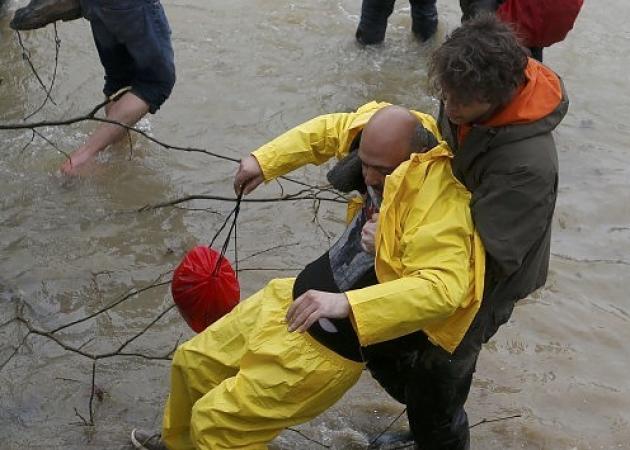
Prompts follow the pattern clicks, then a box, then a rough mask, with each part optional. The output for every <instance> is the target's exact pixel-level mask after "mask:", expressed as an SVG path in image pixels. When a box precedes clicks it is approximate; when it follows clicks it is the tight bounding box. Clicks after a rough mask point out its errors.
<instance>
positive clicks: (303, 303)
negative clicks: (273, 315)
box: [286, 291, 320, 332]
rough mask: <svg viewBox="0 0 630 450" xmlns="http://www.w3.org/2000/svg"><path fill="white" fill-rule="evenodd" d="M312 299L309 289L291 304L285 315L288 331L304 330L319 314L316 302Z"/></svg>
mask: <svg viewBox="0 0 630 450" xmlns="http://www.w3.org/2000/svg"><path fill="white" fill-rule="evenodd" d="M312 300H313V299H312V298H311V294H310V291H307V292H305V293H304V294H302V295H301V296H300V297H298V298H297V299H296V300H295V301H294V302H293V304H291V306H290V307H289V310H288V311H287V315H286V319H287V324H288V329H289V332H293V331H295V330H298V329H299V331H300V332H302V331H305V330H307V329H308V327H310V326H311V325H312V324H313V322H315V320H317V318H318V317H317V316H318V315H319V314H320V313H319V312H318V304H317V302H314V301H312ZM313 316H314V317H313Z"/></svg>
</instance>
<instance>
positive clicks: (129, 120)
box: [61, 92, 149, 175]
mask: <svg viewBox="0 0 630 450" xmlns="http://www.w3.org/2000/svg"><path fill="white" fill-rule="evenodd" d="M147 112H149V105H148V104H147V103H146V102H145V101H144V100H142V99H141V98H140V97H138V96H136V95H134V94H133V93H131V92H127V93H126V94H125V95H123V96H122V97H121V98H120V99H119V100H118V101H117V102H116V103H114V104H111V105H110V106H109V108H106V114H107V118H108V119H110V120H114V121H116V122H120V123H124V124H125V125H129V126H133V125H135V123H136V122H138V120H140V119H141V118H142V117H143V116H144V115H145V114H146V113H147ZM124 134H125V128H123V127H121V126H119V125H114V124H110V123H102V124H100V125H99V126H98V128H97V129H96V130H95V131H94V132H93V133H92V134H91V135H90V136H89V137H88V139H87V141H85V144H83V145H82V146H81V147H79V148H78V149H77V150H76V151H74V153H72V154H71V155H70V159H69V160H67V161H66V162H64V163H63V164H62V165H61V171H62V172H63V173H65V174H68V175H72V174H74V173H76V170H77V168H79V167H80V166H82V165H83V164H85V163H86V162H88V161H90V160H91V159H92V158H94V157H95V156H96V155H97V154H98V153H99V152H100V151H102V150H104V149H105V148H107V146H109V145H110V144H113V143H114V142H116V141H117V140H119V139H120V138H122V137H123V136H124Z"/></svg>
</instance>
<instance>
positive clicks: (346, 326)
mask: <svg viewBox="0 0 630 450" xmlns="http://www.w3.org/2000/svg"><path fill="white" fill-rule="evenodd" d="M372 260H373V258H372ZM376 283H378V280H377V279H376V273H375V272H374V264H372V265H371V267H370V268H369V270H368V271H367V272H366V273H364V274H363V276H362V277H361V278H360V279H358V280H357V282H356V283H355V285H354V288H362V287H366V286H371V285H373V284H376ZM309 289H315V290H318V291H324V292H343V291H341V290H340V289H339V286H337V284H336V283H335V279H334V277H333V274H332V271H331V269H330V260H329V257H328V252H326V253H324V254H323V255H322V256H320V257H319V258H317V259H316V260H315V261H313V262H311V263H310V264H307V265H306V267H304V269H303V270H302V271H301V272H300V273H299V274H298V276H297V278H296V279H295V284H294V285H293V300H295V299H296V298H298V297H299V296H300V295H302V294H304V293H305V292H306V291H308V290H309ZM325 320H326V321H329V322H330V324H332V326H333V327H334V330H331V329H330V328H329V327H324V326H322V325H321V320H320V321H317V322H315V323H314V324H313V325H311V327H310V328H309V329H308V333H309V334H310V335H311V336H313V337H314V338H315V339H316V340H317V341H318V342H320V343H321V344H323V345H325V346H326V347H327V348H329V349H331V350H332V351H334V352H335V353H337V354H339V355H341V356H343V357H344V358H348V359H351V360H352V361H357V362H362V361H363V356H362V355H361V346H360V345H359V339H358V338H357V334H356V332H355V331H354V328H353V327H352V323H351V322H350V319H348V318H345V319H325Z"/></svg>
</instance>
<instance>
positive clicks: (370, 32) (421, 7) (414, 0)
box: [356, 0, 438, 45]
mask: <svg viewBox="0 0 630 450" xmlns="http://www.w3.org/2000/svg"><path fill="white" fill-rule="evenodd" d="M394 3H395V0H363V2H362V4H361V20H360V21H359V26H358V27H357V31H356V38H357V40H358V41H359V42H360V43H361V44H365V45H371V44H378V43H380V42H382V41H383V40H384V39H385V32H386V30H387V19H388V18H389V16H390V15H391V14H392V12H393V10H394ZM409 5H410V7H411V19H412V31H413V32H414V33H415V34H416V35H417V36H418V37H420V38H421V39H422V40H427V39H429V38H430V37H431V36H432V35H433V34H434V33H435V30H436V29H437V23H438V14H437V8H436V0H409Z"/></svg>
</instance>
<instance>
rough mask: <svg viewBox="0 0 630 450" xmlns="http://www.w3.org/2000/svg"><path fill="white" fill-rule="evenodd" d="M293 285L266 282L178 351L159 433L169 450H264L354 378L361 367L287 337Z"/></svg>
mask: <svg viewBox="0 0 630 450" xmlns="http://www.w3.org/2000/svg"><path fill="white" fill-rule="evenodd" d="M293 283H294V280H293V279H278V280H272V281H271V282H270V283H269V284H268V285H267V286H266V287H265V288H264V289H262V290H260V291H258V292H257V293H256V294H254V295H252V296H251V297H249V298H248V299H246V300H244V301H242V302H241V303H240V304H239V305H238V306H237V307H236V308H235V309H234V310H233V311H232V312H231V313H230V314H228V315H226V316H225V317H223V318H222V319H220V320H219V321H217V322H216V323H214V324H213V325H211V326H210V327H208V328H207V329H206V330H205V331H204V332H203V333H200V334H199V335H197V336H196V337H194V338H193V339H191V340H190V341H188V342H186V343H185V344H183V345H181V346H180V347H179V348H178V349H177V351H176V352H175V355H174V358H173V364H172V369H171V391H170V395H169V398H168V401H167V405H166V409H165V412H164V420H163V430H162V437H163V439H164V441H165V443H166V444H167V446H168V447H169V448H170V449H171V450H192V449H197V450H220V449H243V450H244V449H247V450H258V449H260V450H262V449H266V448H267V446H266V444H267V443H268V442H269V441H271V440H272V439H273V438H275V437H276V436H277V435H278V434H279V433H280V432H281V431H282V430H283V429H284V428H286V427H289V426H292V425H297V424H299V423H303V422H306V421H309V420H311V419H313V418H314V417H316V416H317V415H319V414H320V413H322V412H323V411H325V410H326V409H327V408H329V407H330V406H332V405H333V404H334V403H335V402H336V401H337V400H339V399H340V398H341V396H342V395H343V394H344V393H345V392H346V391H347V390H348V389H349V388H350V387H352V385H354V384H355V383H356V381H357V380H358V379H359V377H360V375H361V372H362V370H363V367H364V365H363V364H360V363H356V362H354V361H349V360H347V359H345V358H343V357H341V356H339V355H337V354H336V353H334V352H332V351H330V350H329V349H327V348H326V347H324V346H323V345H321V344H319V343H318V342H317V341H316V340H315V339H313V338H312V337H311V336H310V335H309V334H308V333H297V332H295V333H289V332H288V331H287V324H286V320H285V315H286V312H287V310H288V307H289V305H290V304H291V293H292V289H293Z"/></svg>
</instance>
